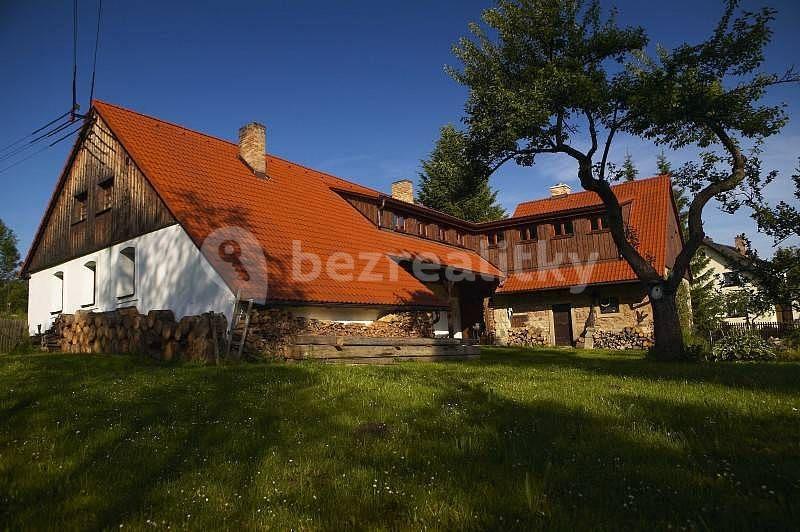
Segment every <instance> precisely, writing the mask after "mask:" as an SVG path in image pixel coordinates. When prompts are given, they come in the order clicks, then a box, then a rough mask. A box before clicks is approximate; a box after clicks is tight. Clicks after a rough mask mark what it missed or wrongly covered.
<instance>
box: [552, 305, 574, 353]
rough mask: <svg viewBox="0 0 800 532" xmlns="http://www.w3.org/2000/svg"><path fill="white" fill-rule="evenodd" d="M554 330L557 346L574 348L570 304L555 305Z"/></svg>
mask: <svg viewBox="0 0 800 532" xmlns="http://www.w3.org/2000/svg"><path fill="white" fill-rule="evenodd" d="M553 328H554V333H555V334H554V336H555V341H556V345H566V346H570V347H571V346H572V345H573V343H572V312H571V307H570V306H569V304H567V305H553Z"/></svg>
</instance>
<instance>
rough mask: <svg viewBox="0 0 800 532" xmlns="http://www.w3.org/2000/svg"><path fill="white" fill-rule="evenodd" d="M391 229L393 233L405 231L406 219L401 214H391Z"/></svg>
mask: <svg viewBox="0 0 800 532" xmlns="http://www.w3.org/2000/svg"><path fill="white" fill-rule="evenodd" d="M392 229H394V230H395V231H405V230H406V217H405V216H403V215H402V214H397V213H394V212H393V213H392Z"/></svg>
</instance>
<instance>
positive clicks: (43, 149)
mask: <svg viewBox="0 0 800 532" xmlns="http://www.w3.org/2000/svg"><path fill="white" fill-rule="evenodd" d="M81 128H83V124H81V125H80V126H79V127H77V128H75V129H74V130H72V131H70V132H69V133H67V134H66V135H64V136H63V137H61V138H59V139H57V140H55V141H53V142H51V143H50V144H48V145H47V146H43V147H41V148H40V149H38V150H36V151H35V152H33V153H31V154H30V155H28V156H27V157H25V158H23V159H20V160H19V161H16V162H14V163H12V164H10V165H8V166H6V167H5V168H2V169H0V174H2V173H4V172H6V171H8V170H10V169H12V168H14V167H15V166H18V165H20V164H22V163H24V162H25V161H27V160H29V159H31V158H33V157H35V156H36V155H39V154H40V153H42V152H43V151H45V150H48V149H50V148H52V147H53V146H55V145H56V144H58V143H59V142H61V141H62V140H65V139H68V138H69V137H71V136H72V135H74V134H75V133H77V132H78V131H80V130H81Z"/></svg>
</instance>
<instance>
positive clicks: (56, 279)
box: [50, 272, 64, 314]
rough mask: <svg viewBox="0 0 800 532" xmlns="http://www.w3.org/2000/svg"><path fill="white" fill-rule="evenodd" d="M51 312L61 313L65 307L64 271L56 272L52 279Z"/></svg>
mask: <svg viewBox="0 0 800 532" xmlns="http://www.w3.org/2000/svg"><path fill="white" fill-rule="evenodd" d="M51 283H52V284H51V286H52V289H51V291H50V314H59V313H60V312H61V311H62V310H63V308H64V272H56V273H54V274H53V278H52V280H51Z"/></svg>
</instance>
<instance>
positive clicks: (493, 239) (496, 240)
mask: <svg viewBox="0 0 800 532" xmlns="http://www.w3.org/2000/svg"><path fill="white" fill-rule="evenodd" d="M505 239H506V233H505V232H504V231H495V232H494V233H489V247H490V248H496V247H497V246H499V245H501V244H502V243H503V242H504V241H505Z"/></svg>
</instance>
